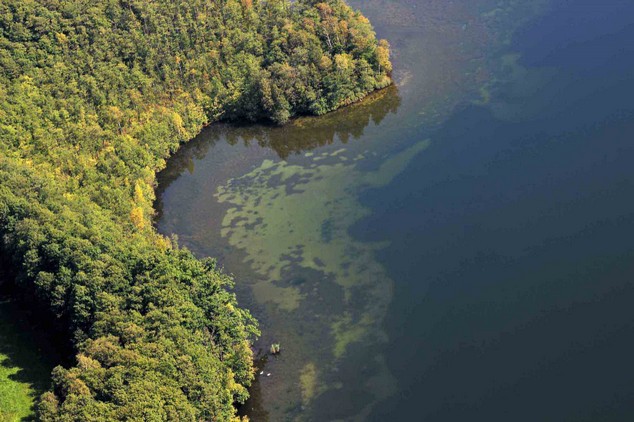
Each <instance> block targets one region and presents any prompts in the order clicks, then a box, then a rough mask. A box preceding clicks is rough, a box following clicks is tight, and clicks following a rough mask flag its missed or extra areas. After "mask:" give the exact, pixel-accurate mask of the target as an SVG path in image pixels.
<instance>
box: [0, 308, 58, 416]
mask: <svg viewBox="0 0 634 422" xmlns="http://www.w3.org/2000/svg"><path fill="white" fill-rule="evenodd" d="M44 343H45V340H44V338H43V335H42V333H40V332H37V329H33V328H30V327H29V324H27V321H26V320H25V319H24V313H23V312H20V309H19V306H18V305H17V304H16V303H14V302H11V301H9V300H6V299H5V298H2V297H0V421H1V422H14V421H28V420H31V419H32V415H33V405H34V402H35V400H36V399H37V397H38V396H39V395H40V394H42V393H43V392H44V391H45V390H46V389H47V388H48V386H49V384H50V374H51V370H52V368H53V366H54V364H53V363H52V362H53V359H50V357H49V356H47V355H46V354H45V353H44V350H46V347H45V345H44Z"/></svg>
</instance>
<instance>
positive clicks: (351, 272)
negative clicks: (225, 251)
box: [216, 141, 429, 357]
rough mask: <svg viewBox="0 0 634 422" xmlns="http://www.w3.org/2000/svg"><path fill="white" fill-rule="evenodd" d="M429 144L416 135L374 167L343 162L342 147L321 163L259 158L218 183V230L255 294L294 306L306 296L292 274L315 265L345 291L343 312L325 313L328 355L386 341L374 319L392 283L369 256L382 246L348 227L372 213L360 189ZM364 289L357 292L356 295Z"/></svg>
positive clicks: (384, 179)
mask: <svg viewBox="0 0 634 422" xmlns="http://www.w3.org/2000/svg"><path fill="white" fill-rule="evenodd" d="M428 145H429V142H428V141H421V142H418V143H415V144H414V145H412V146H410V147H409V148H407V149H405V150H403V151H401V152H399V153H397V154H394V155H392V156H389V157H386V158H383V159H381V158H374V159H375V160H377V164H376V165H375V169H374V170H371V171H364V170H361V169H359V168H358V166H357V164H356V163H355V162H354V161H352V160H350V161H342V160H341V157H343V156H345V154H346V153H347V151H346V150H344V149H340V150H337V151H335V152H333V153H330V154H327V155H328V157H327V158H324V159H323V160H322V161H321V162H320V163H319V165H315V161H316V160H317V159H319V158H321V157H319V156H317V157H306V158H307V159H306V162H305V163H302V164H289V163H287V162H284V161H279V162H274V161H272V160H264V161H263V162H262V163H261V164H260V165H259V166H258V167H257V168H255V169H253V170H252V171H250V172H249V173H247V174H245V175H243V176H241V177H238V178H234V179H231V180H229V181H228V182H227V183H226V184H225V185H224V186H220V187H218V190H217V192H216V197H217V199H218V201H219V202H221V203H226V204H229V205H230V207H229V209H228V210H227V212H226V214H225V216H224V218H223V221H222V231H221V235H222V236H223V237H225V238H226V239H227V241H228V242H229V244H230V245H231V246H233V247H235V248H238V249H240V250H242V251H243V252H244V253H245V255H246V258H245V263H247V264H248V265H250V267H251V268H252V270H253V272H254V273H255V274H256V275H257V276H258V278H259V279H258V280H253V281H252V288H253V292H254V297H255V298H256V300H258V301H260V302H261V303H269V304H273V305H276V306H278V307H279V309H280V310H283V311H287V312H292V311H295V310H297V309H298V308H299V307H300V306H301V304H302V301H303V300H304V297H305V295H304V294H303V293H302V291H301V287H300V286H295V285H289V284H290V283H289V279H291V278H292V276H293V274H294V272H296V271H297V269H298V268H303V269H309V270H314V271H315V272H318V273H319V274H322V276H323V277H322V278H321V279H320V280H313V283H319V282H334V283H335V284H337V285H338V286H340V287H341V288H342V289H343V293H344V301H345V303H342V304H341V305H342V306H340V307H338V309H339V312H340V313H339V314H336V313H335V314H332V315H329V317H328V318H329V320H330V322H329V324H330V326H331V327H332V336H333V341H332V343H333V345H334V346H333V350H332V353H333V355H334V356H335V357H341V356H343V355H344V354H345V350H346V348H347V346H348V345H349V344H350V343H352V342H357V341H362V340H364V339H367V338H368V337H373V338H374V340H380V341H383V340H384V335H382V334H381V332H380V330H379V328H378V325H379V324H380V322H381V321H382V319H383V317H384V315H385V312H386V311H387V306H388V305H389V303H390V300H391V297H392V281H391V280H390V279H389V277H388V276H387V274H386V273H385V270H384V268H383V267H382V266H381V264H380V263H378V262H377V261H376V259H375V256H374V255H375V252H376V251H377V250H379V249H381V248H383V247H385V246H386V245H385V244H384V243H380V242H375V243H369V242H359V241H357V240H355V239H353V238H352V237H351V236H350V235H349V233H348V230H349V228H350V227H351V226H352V225H353V224H354V223H356V222H357V221H359V220H360V219H362V218H363V217H365V216H367V215H368V214H369V213H370V210H368V209H367V208H364V207H363V206H362V205H361V204H360V203H359V202H358V195H359V193H360V192H362V191H363V190H364V189H368V188H376V187H381V186H384V185H386V184H388V183H389V182H390V181H392V180H393V179H394V177H395V176H397V175H398V174H399V173H400V172H401V171H402V170H403V169H404V168H405V167H406V166H407V164H408V163H409V162H410V161H411V160H412V158H413V157H414V156H415V155H416V154H417V153H419V152H421V151H422V150H424V149H425V148H426V147H427V146H428ZM355 156H356V154H355V155H353V157H355ZM322 157H323V155H322ZM325 280H329V281H325ZM361 291H362V292H363V295H362V296H359V295H358V294H356V293H355V292H361ZM352 302H354V304H355V305H354V307H350V303H352ZM344 310H345V311H344Z"/></svg>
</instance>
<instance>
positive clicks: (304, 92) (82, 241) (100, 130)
mask: <svg viewBox="0 0 634 422" xmlns="http://www.w3.org/2000/svg"><path fill="white" fill-rule="evenodd" d="M390 70H391V69H390V63H389V49H388V46H387V43H385V42H383V41H381V42H377V40H376V38H375V36H374V33H373V31H372V28H371V26H370V24H369V22H368V21H367V19H365V18H364V17H363V16H362V15H361V14H359V13H358V12H354V11H353V10H352V9H350V8H349V7H348V6H347V5H346V4H345V3H344V2H343V1H342V0H327V1H324V2H316V1H311V0H297V1H295V2H290V1H288V0H270V1H266V2H264V1H257V0H242V1H237V0H214V1H208V0H188V1H168V0H158V1H154V2H147V1H145V0H116V1H115V0H109V1H102V2H90V1H70V0H54V1H44V0H36V1H26V2H25V1H22V0H6V1H3V2H2V3H1V4H0V235H1V237H0V254H1V255H0V256H1V257H2V259H3V260H4V261H5V262H7V263H8V264H9V266H10V271H11V274H10V275H11V278H12V279H13V280H14V285H15V288H16V290H17V291H18V292H20V294H22V295H25V296H26V297H28V298H29V300H31V301H33V306H34V308H42V309H43V311H42V317H49V316H50V317H52V318H53V319H55V321H56V325H57V327H58V329H59V338H60V339H64V341H67V342H69V343H70V344H71V345H72V346H73V349H74V351H75V354H76V355H75V358H74V362H75V365H74V366H72V367H70V368H62V367H57V368H56V369H55V370H54V371H53V389H52V390H51V391H49V392H47V393H45V394H44V395H43V396H42V398H41V400H40V402H39V404H38V406H37V409H38V417H39V418H40V419H41V420H45V421H46V420H103V421H110V420H122V419H125V420H146V421H154V420H227V419H231V418H233V417H234V415H235V409H234V407H233V403H234V402H236V401H238V402H241V401H244V400H245V398H246V396H247V390H246V386H248V385H249V384H250V382H251V380H252V378H253V369H252V352H251V349H250V339H252V338H253V336H255V335H257V334H258V331H257V328H256V325H255V321H254V320H253V318H252V317H251V316H250V314H249V313H248V312H247V311H245V310H242V309H240V308H239V307H238V306H237V304H236V300H235V297H234V295H233V294H232V293H230V292H229V291H228V290H227V288H228V287H230V286H231V283H232V281H231V279H230V278H229V277H227V276H226V275H224V274H222V273H221V272H220V271H218V269H217V268H216V265H215V263H214V261H213V260H210V259H206V260H202V261H201V260H198V259H196V258H195V257H194V256H193V255H192V254H191V253H190V252H188V251H187V250H184V249H181V248H179V247H178V246H177V245H176V244H175V242H173V241H170V240H168V239H165V238H163V237H162V236H160V235H158V234H157V233H156V232H155V230H154V229H153V228H152V225H151V218H152V215H153V209H152V203H153V200H154V192H153V189H154V187H155V172H156V171H157V170H159V169H161V168H163V167H164V165H165V159H166V158H167V157H168V156H169V155H170V153H172V152H174V151H175V150H176V149H177V148H178V146H179V143H180V142H182V141H184V140H187V139H190V138H192V137H193V136H194V135H195V134H196V133H197V132H198V131H199V130H200V129H201V128H202V127H203V126H204V125H206V124H209V123H212V122H214V121H218V120H235V119H247V120H252V121H255V120H262V119H269V120H271V121H273V122H276V123H284V122H285V121H287V120H288V119H289V118H291V117H293V116H296V115H302V114H323V113H326V112H328V111H330V110H333V109H336V108H337V107H340V106H343V105H346V104H349V103H351V102H353V101H356V100H358V99H360V98H362V97H363V96H365V95H367V94H368V93H369V92H371V91H373V90H375V89H378V88H382V87H384V86H387V85H389V84H390V79H389V72H390Z"/></svg>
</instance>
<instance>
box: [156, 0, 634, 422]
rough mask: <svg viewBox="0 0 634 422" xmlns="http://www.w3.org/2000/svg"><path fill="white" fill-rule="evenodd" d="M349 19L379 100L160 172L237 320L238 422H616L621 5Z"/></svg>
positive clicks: (630, 277) (632, 14)
mask: <svg viewBox="0 0 634 422" xmlns="http://www.w3.org/2000/svg"><path fill="white" fill-rule="evenodd" d="M351 3H352V4H353V5H354V6H355V7H358V8H360V9H361V10H362V11H363V12H364V13H365V14H366V15H367V16H368V17H369V18H370V19H371V20H372V22H373V23H374V24H375V27H376V29H377V33H378V35H379V36H380V37H382V38H387V39H388V40H389V41H390V43H391V44H392V50H393V63H394V69H395V71H394V79H395V82H396V86H395V87H391V88H389V89H386V90H383V91H381V92H378V93H376V94H374V95H372V96H370V97H369V98H368V99H367V100H365V101H363V102H361V103H359V104H356V105H353V106H351V107H349V108H346V109H344V110H341V111H338V112H335V113H331V114H328V115H326V116H322V117H318V118H300V119H297V120H294V121H293V122H291V123H290V124H288V125H286V126H284V127H270V126H261V125H250V126H235V125H226V124H218V125H212V126H210V127H209V128H207V129H206V130H205V131H203V133H201V135H200V136H198V137H197V138H196V139H194V140H192V141H191V142H189V143H188V144H186V145H185V146H183V148H182V149H181V150H180V151H179V152H178V153H177V154H175V156H174V157H173V158H172V159H171V160H170V162H169V163H168V167H167V168H166V169H165V170H164V171H163V172H162V173H161V174H160V176H159V181H160V186H159V190H158V200H157V209H158V212H159V215H158V217H157V226H158V228H159V230H160V232H161V233H164V234H166V235H175V236H177V237H178V241H179V243H180V244H181V245H183V246H186V247H188V248H189V249H191V250H192V251H194V252H195V253H196V254H197V255H199V256H201V257H202V256H212V257H215V258H217V259H218V261H219V263H220V264H221V265H222V266H223V268H224V269H225V271H226V272H228V273H231V274H233V275H234V276H235V279H236V287H235V290H236V294H237V295H238V299H239V301H240V303H241V305H242V306H245V307H247V308H249V309H250V310H251V312H252V313H253V314H254V315H255V316H256V317H257V318H258V320H259V321H260V326H261V330H262V336H261V338H260V339H258V341H257V342H256V344H255V347H256V349H257V351H258V360H257V361H256V365H257V367H258V373H257V377H256V381H255V383H254V385H253V387H252V388H251V399H249V401H248V402H247V403H246V404H245V405H244V406H242V407H241V408H240V412H241V414H246V415H248V416H250V418H251V419H252V420H254V421H262V420H270V421H281V420H316V421H325V420H400V419H406V418H407V419H415V420H425V421H461V420H477V421H479V420H486V421H508V420H513V421H535V420H539V421H586V420H587V421H596V420H602V421H603V420H606V421H627V420H634V383H633V382H632V379H633V376H634V363H632V359H631V357H632V356H634V306H632V304H633V303H634V242H632V240H631V236H632V233H634V165H633V164H632V163H634V142H632V141H633V140H634V101H632V97H633V96H634V43H632V40H634V3H632V2H631V1H626V0H606V1H604V2H597V1H590V0H565V1H564V0H551V1H547V0H539V1H538V0H535V1H528V2H526V1H525V2H520V1H517V0H495V1H493V0H455V1H453V2H449V1H447V0H367V1H363V2H361V1H360V0H355V1H353V2H351ZM272 343H279V344H280V345H281V349H282V352H281V353H280V354H279V355H276V356H270V355H268V353H267V352H268V349H269V347H270V345H271V344H272Z"/></svg>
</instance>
